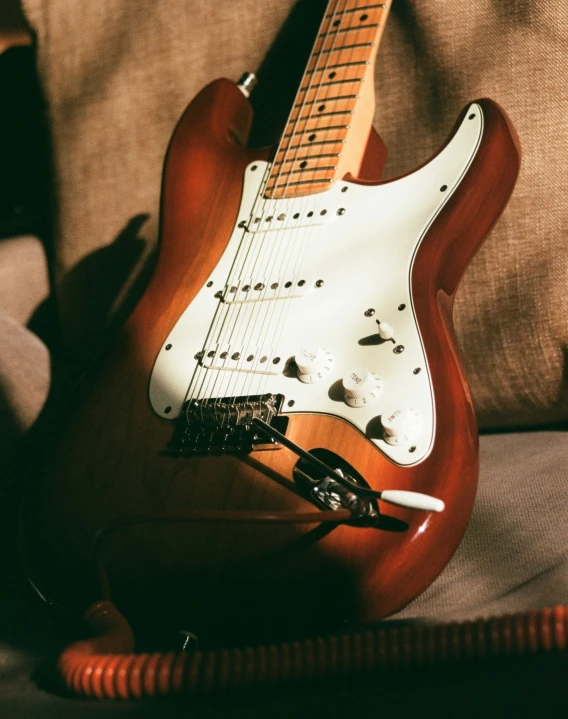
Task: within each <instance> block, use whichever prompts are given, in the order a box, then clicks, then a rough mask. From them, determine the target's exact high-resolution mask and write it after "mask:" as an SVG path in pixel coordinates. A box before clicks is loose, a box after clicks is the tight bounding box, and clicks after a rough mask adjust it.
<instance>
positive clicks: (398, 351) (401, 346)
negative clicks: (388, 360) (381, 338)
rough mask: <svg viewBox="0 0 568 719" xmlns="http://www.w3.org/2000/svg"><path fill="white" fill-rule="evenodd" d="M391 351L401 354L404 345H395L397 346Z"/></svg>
mask: <svg viewBox="0 0 568 719" xmlns="http://www.w3.org/2000/svg"><path fill="white" fill-rule="evenodd" d="M393 352H394V353H395V355H399V354H402V353H403V352H404V345H397V346H396V347H395V348H394V349H393Z"/></svg>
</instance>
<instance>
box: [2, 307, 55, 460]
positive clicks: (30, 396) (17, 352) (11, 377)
mask: <svg viewBox="0 0 568 719" xmlns="http://www.w3.org/2000/svg"><path fill="white" fill-rule="evenodd" d="M0 338H1V340H2V343H1V349H0V457H1V456H2V454H3V452H4V451H5V450H8V449H9V448H10V447H11V446H12V444H13V443H14V441H15V440H16V439H18V438H19V437H20V436H21V435H22V434H23V433H24V432H25V431H26V430H27V429H29V427H31V425H32V424H33V423H34V422H35V420H36V419H37V417H38V415H39V413H40V412H41V410H42V408H43V406H44V404H45V400H46V398H47V394H48V392H49V385H50V360H49V353H48V351H47V348H46V346H45V345H44V344H43V342H42V341H41V340H40V339H38V338H37V337H36V335H34V334H33V333H32V332H30V331H29V330H27V329H26V328H25V327H24V326H23V325H21V324H20V323H19V322H17V321H16V320H15V319H14V318H13V317H10V316H9V315H8V314H6V313H5V312H4V311H3V310H2V309H0Z"/></svg>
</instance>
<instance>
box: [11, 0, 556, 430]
mask: <svg viewBox="0 0 568 719" xmlns="http://www.w3.org/2000/svg"><path fill="white" fill-rule="evenodd" d="M23 4H24V8H25V11H26V13H27V16H28V19H29V21H30V23H31V24H32V26H33V28H34V30H35V31H36V33H37V38H38V66H39V71H40V73H41V79H42V82H43V86H44V90H45V94H46V98H47V101H48V105H49V111H50V119H51V126H52V131H53V143H54V152H55V170H56V178H57V187H58V203H59V204H58V223H57V226H58V235H57V238H56V244H57V261H58V264H57V282H58V290H59V298H60V302H61V311H62V315H63V320H64V326H65V329H66V332H67V336H68V338H69V339H77V338H80V339H82V340H86V339H87V336H89V337H93V330H94V329H95V328H97V327H100V326H103V325H104V324H105V323H106V322H107V320H108V318H109V316H110V315H111V314H112V313H113V311H115V310H116V307H117V304H119V303H120V301H121V300H122V299H123V298H124V288H125V287H126V286H127V285H128V281H129V278H130V279H131V278H132V276H133V274H135V273H136V272H137V271H138V270H137V269H136V270H133V267H136V268H139V267H140V263H141V262H142V261H143V260H144V258H146V257H147V255H148V252H149V251H150V249H151V248H152V247H154V246H155V243H156V238H157V223H158V201H159V188H160V170H161V164H162V159H163V156H164V151H165V149H166V145H167V142H168V138H169V136H170V134H171V132H172V129H173V126H174V123H175V122H176V120H177V118H178V117H179V115H180V113H181V111H182V110H183V108H184V106H185V105H186V104H187V102H188V101H189V100H190V99H191V98H192V97H193V96H194V95H195V94H196V93H197V92H198V90H199V89H200V88H201V87H202V86H203V85H205V84H206V83H208V82H209V81H211V80H213V79H214V78H216V77H218V76H228V77H230V78H237V77H238V76H239V75H240V73H241V72H242V71H243V70H244V69H249V70H255V69H256V68H258V66H259V64H260V63H261V61H262V59H263V58H264V56H265V55H266V53H267V51H268V49H269V48H270V47H271V44H272V43H273V42H274V39H275V37H276V34H277V32H278V30H279V28H280V27H281V26H282V24H283V23H284V21H285V19H286V17H287V16H288V14H289V12H290V10H291V8H292V6H293V5H294V2H293V0H278V2H258V1H257V0H230V1H229V0H225V2H219V3H203V2H200V1H199V0H171V1H170V2H168V3H155V2H153V1H152V0H140V2H137V3H134V4H133V3H124V2H122V0H100V1H99V2H96V3H84V2H82V1H81V0H65V2H62V1H59V2H54V1H53V0H23ZM299 5H300V6H302V7H303V10H302V11H303V12H307V9H308V5H309V6H310V7H312V8H313V6H314V3H313V2H311V3H308V2H305V1H304V2H300V3H299ZM319 7H320V8H321V7H323V4H322V3H321V2H320V3H319ZM300 27H301V23H299V24H298V28H300ZM296 32H299V29H297V30H296ZM567 35H568V17H567V13H566V9H565V3H563V2H561V0H551V1H550V2H547V3H542V2H539V3H537V2H536V0H516V1H515V2H512V3H504V2H491V1H490V0H484V1H482V2H478V3H466V4H465V5H464V4H463V3H454V2H451V1H450V0H442V1H441V2H436V3H421V2H418V1H417V0H395V1H394V4H393V11H392V14H391V19H390V20H389V25H388V27H387V31H386V33H385V39H384V42H383V47H382V48H381V51H380V54H379V62H378V70H377V98H378V102H377V116H376V126H377V127H378V129H379V131H380V132H381V134H382V135H383V137H384V139H385V141H386V144H387V146H388V148H389V151H390V155H391V160H390V162H389V164H388V171H389V172H390V173H398V172H400V171H403V170H404V171H405V170H408V169H410V168H411V167H413V166H416V165H417V164H419V163H420V162H422V161H423V160H425V159H426V158H427V157H428V155H429V154H430V153H431V152H432V151H433V150H434V149H435V148H436V147H438V146H439V145H440V144H441V143H442V142H443V140H444V138H445V137H446V135H447V133H448V132H449V130H450V128H451V126H452V124H453V122H454V119H455V117H456V115H457V114H458V112H459V110H460V109H461V107H462V106H463V105H464V104H465V103H467V102H468V101H469V100H471V99H475V98H476V97H480V96H490V97H492V98H493V99H495V100H497V101H498V102H499V103H500V104H501V105H502V106H503V107H504V108H506V110H507V111H508V113H509V114H510V116H511V118H512V120H513V122H514V124H515V126H516V127H517V129H518V132H519V135H520V138H521V143H522V146H523V153H524V155H523V156H524V159H523V168H522V173H521V178H520V180H519V184H518V187H517V190H516V192H515V195H514V198H513V200H512V202H511V204H510V206H509V208H508V209H507V210H506V212H505V214H504V216H503V218H502V220H501V221H500V223H499V224H498V226H497V229H496V230H495V231H494V232H493V234H492V235H491V237H490V239H489V241H488V242H487V243H486V244H485V246H484V247H483V248H482V250H481V252H480V253H479V255H478V256H477V257H476V259H475V260H474V262H473V264H472V266H471V268H470V270H469V272H468V273H467V275H466V278H465V280H464V282H463V285H462V287H461V288H460V291H459V293H458V300H457V307H456V324H457V329H458V335H459V340H460V343H461V346H462V348H463V351H464V354H465V361H466V365H467V369H468V371H469V377H470V381H471V386H472V392H473V396H474V400H475V403H476V407H477V411H478V417H479V421H480V423H481V425H482V426H485V427H492V426H499V425H501V426H506V425H508V426H514V425H527V424H533V425H534V424H537V423H539V422H552V421H556V420H560V419H564V418H566V415H567V410H568V404H567V403H568V394H567V392H566V387H565V382H564V353H565V345H566V337H567V326H566V303H565V301H564V297H565V295H566V277H567V272H566V270H567V252H568V250H567V248H566V242H565V239H566V229H565V228H566V227H567V226H568V222H567V217H566V215H567V213H568V204H567V201H566V197H567V196H568V195H567V192H566V190H567V182H568V180H567V175H566V173H565V172H564V166H565V163H566V159H567V158H566V153H567V148H566V143H565V140H563V138H564V137H565V131H564V123H565V117H566V114H567V111H568V92H567V90H568V88H567V86H566V82H567V81H566V73H565V68H564V64H565V56H564V49H563V48H564V47H565V44H566V41H567V39H568V38H567ZM294 52H295V46H294V43H293V42H291V43H290V44H289V46H288V53H289V54H293V53H294ZM86 320H88V322H86ZM78 346H83V347H86V342H84V341H82V342H80V343H78Z"/></svg>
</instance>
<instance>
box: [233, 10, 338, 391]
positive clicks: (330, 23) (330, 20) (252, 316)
mask: <svg viewBox="0 0 568 719" xmlns="http://www.w3.org/2000/svg"><path fill="white" fill-rule="evenodd" d="M346 9H347V6H345V7H344V8H342V15H344V14H345V10H346ZM328 10H329V8H326V12H325V15H324V19H323V20H322V25H323V24H325V20H326V19H327V20H328V27H327V32H326V33H325V34H323V33H322V32H320V33H319V38H322V40H321V42H320V48H319V49H318V53H321V50H322V48H324V47H325V43H326V40H327V38H328V37H329V30H330V29H331V28H333V27H334V25H335V23H334V18H335V16H336V14H337V12H338V10H339V2H338V3H336V6H335V8H334V10H333V13H332V17H331V18H329V17H327V16H328V15H329V12H328ZM337 24H339V22H338V23H337ZM337 37H338V35H337V33H336V34H335V37H334V42H333V43H332V47H333V44H335V40H336V39H337ZM317 44H318V43H317V41H316V43H315V45H314V51H315V47H316V46H317ZM328 62H329V60H328ZM316 68H317V62H316V66H315V67H314V70H316ZM320 72H322V78H323V74H324V73H325V70H323V71H320ZM320 79H321V78H320ZM310 84H311V85H312V86H313V85H314V83H313V82H311V83H310ZM320 86H321V84H320ZM310 90H311V87H308V89H307V90H304V92H305V93H306V94H305V98H307V96H308V95H309V92H310ZM318 90H319V87H318ZM315 94H317V91H316V93H315ZM305 98H304V105H302V106H301V107H300V109H299V112H298V117H297V119H296V125H297V124H298V123H299V122H300V121H301V120H300V118H301V115H302V109H303V107H304V106H305V102H306V99H305ZM312 114H313V113H310V116H311V115H312ZM307 122H309V119H308V120H307ZM289 145H291V143H289ZM297 154H298V153H297V152H296V156H297ZM287 184H288V183H287ZM271 236H273V235H272V234H270V235H268V237H271ZM273 244H276V245H277V242H275V243H273ZM294 244H295V243H294ZM249 249H250V247H249ZM263 249H265V248H264V247H261V250H260V251H259V252H258V253H257V262H256V263H255V265H258V263H259V261H260V258H261V257H262V256H263V255H262V250H263ZM277 250H278V248H277ZM248 255H249V253H247V255H246V260H248ZM274 256H275V258H277V257H278V252H276V253H275V255H274ZM246 260H245V265H244V266H246ZM273 264H274V263H273ZM249 274H251V276H252V277H255V274H256V278H258V277H259V276H260V275H259V274H258V273H255V272H254V271H253V272H252V273H249V272H246V273H243V274H241V277H242V276H244V277H245V281H246V280H247V278H248V275H249ZM263 274H264V273H263ZM273 276H274V275H273ZM267 277H270V274H269V275H267ZM295 279H297V278H295ZM290 294H293V292H292V293H290ZM265 295H266V290H265ZM255 304H256V303H255ZM278 304H279V305H280V304H281V303H278ZM286 304H287V303H286ZM260 306H262V302H260V303H259V305H257V307H260ZM227 314H229V313H227ZM232 314H234V313H233V312H231V313H230V315H232ZM239 314H240V313H239ZM255 314H256V315H257V316H258V315H259V314H261V313H260V310H259V311H257V312H256V313H255V312H254V311H253V312H251V313H250V317H249V325H250V324H251V323H252V322H253V321H254V319H255ZM265 319H266V313H265ZM235 320H236V321H235V322H233V323H231V325H232V326H233V327H236V329H237V330H238V329H239V327H238V324H239V323H238V315H237V318H235ZM251 379H252V378H251ZM249 384H250V383H249ZM249 392H250V390H249ZM223 394H225V393H223ZM228 394H229V396H230V395H231V392H229V393H228Z"/></svg>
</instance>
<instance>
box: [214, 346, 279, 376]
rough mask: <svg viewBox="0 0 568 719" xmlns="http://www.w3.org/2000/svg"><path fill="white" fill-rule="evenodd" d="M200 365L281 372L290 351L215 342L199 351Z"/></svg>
mask: <svg viewBox="0 0 568 719" xmlns="http://www.w3.org/2000/svg"><path fill="white" fill-rule="evenodd" d="M201 354H202V356H201V365H202V366H203V367H206V368H207V369H219V370H228V371H229V372H253V373H255V374H272V375H276V374H282V372H283V370H284V368H285V366H286V362H287V361H288V360H289V359H290V353H289V352H285V351H281V350H279V349H275V348H273V347H256V348H250V347H248V348H247V347H236V346H234V345H233V346H231V345H223V344H217V345H215V346H214V347H207V348H205V350H203V352H202V353H201Z"/></svg>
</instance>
